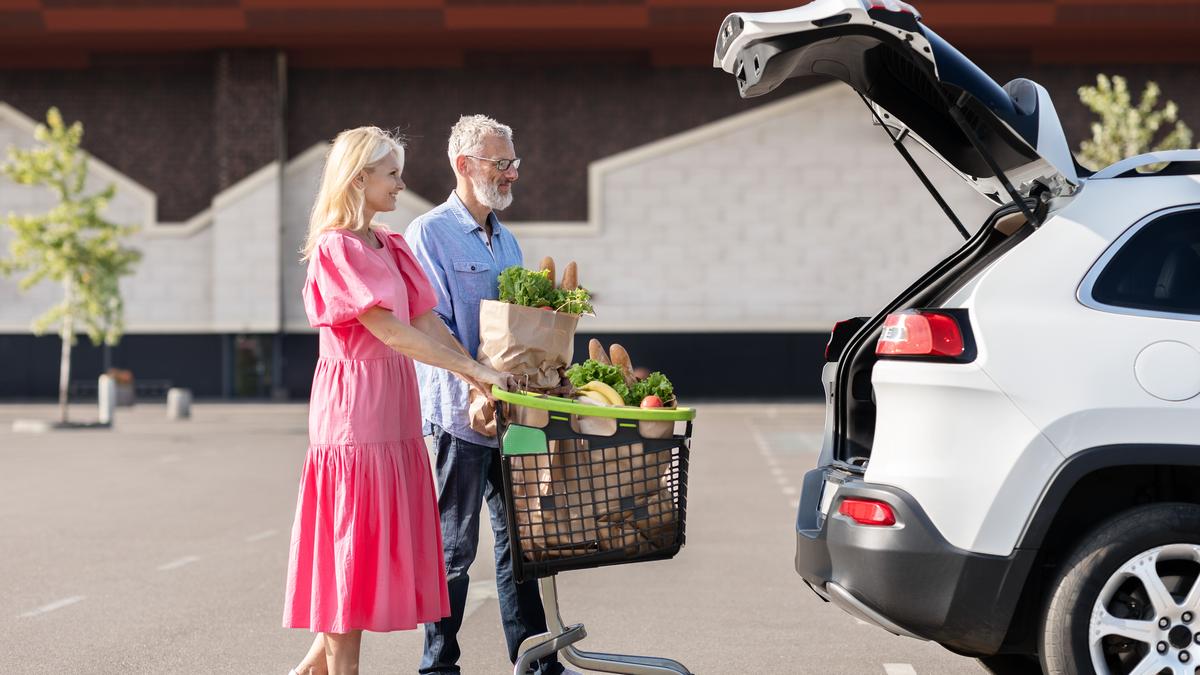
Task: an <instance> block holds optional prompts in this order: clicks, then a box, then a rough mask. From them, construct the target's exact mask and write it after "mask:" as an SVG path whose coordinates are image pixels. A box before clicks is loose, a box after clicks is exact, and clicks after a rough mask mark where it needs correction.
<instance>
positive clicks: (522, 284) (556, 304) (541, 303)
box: [499, 265, 592, 314]
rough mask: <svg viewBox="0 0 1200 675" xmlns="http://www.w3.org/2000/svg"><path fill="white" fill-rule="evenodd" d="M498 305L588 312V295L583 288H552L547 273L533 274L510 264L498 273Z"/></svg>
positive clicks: (589, 308) (589, 301)
mask: <svg viewBox="0 0 1200 675" xmlns="http://www.w3.org/2000/svg"><path fill="white" fill-rule="evenodd" d="M499 282H500V302H507V303H510V304H513V305H521V306H523V307H551V308H553V309H555V310H557V311H560V312H567V313H568V314H587V313H590V312H591V311H592V302H591V294H589V293H588V291H587V289H586V288H576V289H575V290H573V291H568V290H565V289H562V288H555V287H554V280H553V279H551V278H550V272H549V270H540V271H537V272H534V271H533V270H527V269H525V268H524V267H521V266H520V265H513V266H512V267H509V268H508V269H506V270H504V271H503V272H501V273H500V279H499Z"/></svg>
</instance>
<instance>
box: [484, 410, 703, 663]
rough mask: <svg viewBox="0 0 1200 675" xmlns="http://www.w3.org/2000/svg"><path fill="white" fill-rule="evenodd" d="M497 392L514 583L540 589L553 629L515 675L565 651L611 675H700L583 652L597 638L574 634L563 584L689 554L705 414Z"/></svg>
mask: <svg viewBox="0 0 1200 675" xmlns="http://www.w3.org/2000/svg"><path fill="white" fill-rule="evenodd" d="M492 391H493V393H494V395H495V397H496V399H497V400H498V404H497V406H496V430H497V435H498V437H499V439H500V452H501V467H502V473H503V476H504V501H505V506H506V507H507V511H508V531H509V541H510V543H511V549H512V560H513V574H514V576H515V577H516V579H517V581H527V580H532V579H537V580H538V585H539V587H540V589H541V593H542V605H543V607H544V608H545V611H546V625H547V628H548V630H549V632H548V633H544V634H542V635H538V636H535V637H532V638H529V639H527V640H526V641H525V642H524V643H523V644H522V645H521V648H520V650H519V651H520V657H519V659H518V660H517V664H516V667H515V668H514V669H513V673H514V675H524V673H526V672H527V671H528V669H529V668H530V666H531V665H532V664H533V663H535V662H536V661H537V660H538V659H541V658H544V657H546V656H548V655H550V654H552V653H554V652H561V653H562V655H563V657H564V658H565V659H566V660H567V661H569V662H570V663H572V664H574V665H576V666H578V667H580V668H587V669H589V670H598V671H601V672H606V673H629V674H631V675H660V674H667V673H670V674H683V675H690V672H691V671H689V670H688V669H687V668H685V667H684V666H683V665H682V664H680V663H678V662H676V661H672V660H671V659H666V658H659V657H652V656H628V655H623V654H602V653H598V652H585V651H580V650H578V649H576V648H575V647H574V643H576V642H578V641H580V640H582V639H583V638H585V637H587V632H586V630H585V629H584V626H583V624H573V625H571V626H565V625H564V623H563V620H562V616H561V615H560V613H559V609H558V592H557V587H556V585H555V575H556V574H558V573H559V572H563V571H567V570H578V569H587V568H591V567H599V566H602V565H620V564H625V563H632V562H642V561H646V560H665V559H667V558H671V557H673V556H674V555H675V554H676V553H678V552H679V549H680V547H682V546H683V542H684V516H685V515H686V513H687V473H688V454H689V451H690V449H691V437H692V420H693V419H695V417H696V411H695V410H693V409H691V408H631V407H602V406H594V405H587V404H584V403H580V402H576V401H573V400H570V399H565V398H558V397H554V396H544V395H541V394H533V393H526V392H519V393H514V392H506V391H503V390H501V389H499V388H494V389H493V390H492Z"/></svg>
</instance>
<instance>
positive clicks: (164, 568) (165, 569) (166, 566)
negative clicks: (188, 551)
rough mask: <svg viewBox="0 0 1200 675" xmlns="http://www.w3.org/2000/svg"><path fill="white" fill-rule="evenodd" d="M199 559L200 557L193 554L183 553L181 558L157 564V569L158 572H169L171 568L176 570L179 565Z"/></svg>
mask: <svg viewBox="0 0 1200 675" xmlns="http://www.w3.org/2000/svg"><path fill="white" fill-rule="evenodd" d="M199 559H200V558H199V557H197V556H194V555H185V556H184V557H182V558H178V559H176V560H172V561H171V562H169V563H165V564H163V565H159V566H158V571H159V572H169V571H171V570H177V569H179V568H180V567H183V566H184V565H191V564H192V563H194V562H196V561H197V560H199Z"/></svg>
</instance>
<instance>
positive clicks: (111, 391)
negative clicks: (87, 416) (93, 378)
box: [96, 375, 117, 424]
mask: <svg viewBox="0 0 1200 675" xmlns="http://www.w3.org/2000/svg"><path fill="white" fill-rule="evenodd" d="M96 403H97V404H98V405H99V407H100V415H99V420H100V423H101V424H112V423H113V411H115V410H116V408H117V381H116V380H114V379H113V378H112V376H111V375H101V376H100V381H99V383H98V384H97V385H96Z"/></svg>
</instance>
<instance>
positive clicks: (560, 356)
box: [479, 300, 579, 389]
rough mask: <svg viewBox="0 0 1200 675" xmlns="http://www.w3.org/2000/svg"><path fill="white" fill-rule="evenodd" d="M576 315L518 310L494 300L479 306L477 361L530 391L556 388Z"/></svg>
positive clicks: (570, 351)
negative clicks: (513, 377) (513, 379)
mask: <svg viewBox="0 0 1200 675" xmlns="http://www.w3.org/2000/svg"><path fill="white" fill-rule="evenodd" d="M578 324H579V315H578V314H567V313H565V312H554V311H550V310H546V309H537V308H533V307H522V306H520V305H512V304H509V303H507V302H500V301H498V300H484V301H483V302H481V303H479V362H480V363H482V364H484V365H487V366H491V367H492V368H495V369H496V370H499V371H501V372H508V373H512V374H513V375H516V376H517V379H518V380H520V381H521V382H522V383H523V384H524V383H526V382H528V386H529V387H530V388H533V389H552V388H554V387H557V386H558V382H559V374H558V371H559V369H560V368H565V367H567V366H568V365H570V364H571V357H572V356H574V350H575V328H576V326H577V325H578Z"/></svg>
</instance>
